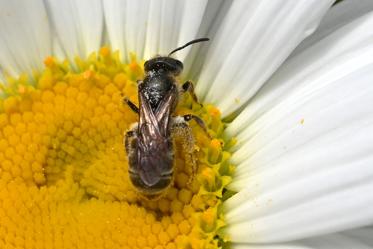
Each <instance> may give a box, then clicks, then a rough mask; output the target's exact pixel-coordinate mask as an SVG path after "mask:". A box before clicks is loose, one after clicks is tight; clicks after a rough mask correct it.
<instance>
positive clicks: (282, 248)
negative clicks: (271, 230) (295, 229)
mask: <svg viewBox="0 0 373 249" xmlns="http://www.w3.org/2000/svg"><path fill="white" fill-rule="evenodd" d="M231 248H232V249H313V248H311V247H307V246H302V245H293V244H282V245H268V246H258V245H256V246H255V245H247V244H232V246H231ZM315 249H316V248H315ZM330 249H331V248H330Z"/></svg>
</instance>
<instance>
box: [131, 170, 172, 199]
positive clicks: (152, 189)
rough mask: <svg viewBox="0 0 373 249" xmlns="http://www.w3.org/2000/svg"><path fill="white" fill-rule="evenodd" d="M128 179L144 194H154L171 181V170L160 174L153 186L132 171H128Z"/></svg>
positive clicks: (163, 188) (161, 190)
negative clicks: (168, 172)
mask: <svg viewBox="0 0 373 249" xmlns="http://www.w3.org/2000/svg"><path fill="white" fill-rule="evenodd" d="M128 173H129V175H130V179H131V182H132V184H133V185H134V187H136V189H137V190H139V191H140V192H141V193H142V194H144V195H146V196H156V195H159V194H161V193H162V192H163V191H164V190H165V189H167V188H168V186H169V185H170V184H171V182H172V174H173V173H172V172H171V173H170V174H166V175H162V176H161V178H160V179H159V181H158V182H157V183H156V184H154V185H153V186H148V185H147V184H146V183H145V182H144V181H143V180H142V179H141V177H140V175H139V174H137V173H136V172H134V171H131V170H129V171H128Z"/></svg>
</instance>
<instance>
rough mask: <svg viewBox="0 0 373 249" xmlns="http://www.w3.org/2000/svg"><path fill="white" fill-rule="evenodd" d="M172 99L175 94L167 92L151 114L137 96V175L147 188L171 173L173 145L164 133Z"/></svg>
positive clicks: (142, 96)
mask: <svg viewBox="0 0 373 249" xmlns="http://www.w3.org/2000/svg"><path fill="white" fill-rule="evenodd" d="M176 96H177V95H176ZM175 99H176V97H175V94H174V93H173V92H172V93H171V92H170V93H169V94H167V95H166V96H165V98H164V99H163V100H162V101H161V103H160V104H159V106H158V108H157V110H156V111H155V113H154V112H153V110H152V109H151V106H150V104H149V102H148V101H147V99H146V97H145V96H144V94H143V93H142V92H141V91H140V92H139V100H140V120H139V154H138V158H139V175H140V178H141V179H142V180H143V181H144V183H145V184H147V185H148V186H153V185H154V184H156V183H157V182H158V181H159V180H160V179H161V178H162V176H166V175H169V174H170V173H172V163H173V154H172V142H171V141H170V137H169V135H168V134H167V133H168V132H167V131H168V126H169V122H170V115H171V110H172V108H173V105H174V100H175Z"/></svg>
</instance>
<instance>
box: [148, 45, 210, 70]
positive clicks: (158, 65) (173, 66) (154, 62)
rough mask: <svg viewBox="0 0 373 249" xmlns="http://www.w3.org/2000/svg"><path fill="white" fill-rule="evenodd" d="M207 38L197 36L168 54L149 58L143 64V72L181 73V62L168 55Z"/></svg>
mask: <svg viewBox="0 0 373 249" xmlns="http://www.w3.org/2000/svg"><path fill="white" fill-rule="evenodd" d="M208 40H210V39H209V38H199V39H195V40H192V41H190V42H188V43H186V44H184V45H183V46H181V47H178V48H176V49H174V50H172V51H171V52H170V53H169V54H168V56H158V57H155V58H153V59H150V60H148V61H146V62H145V64H144V69H145V72H150V71H155V72H159V71H163V72H166V73H171V74H173V75H175V76H177V75H179V74H180V73H181V71H183V63H182V62H181V61H179V60H176V59H174V58H171V57H170V56H171V54H173V53H175V52H177V51H179V50H181V49H184V48H185V47H187V46H189V45H192V44H194V43H197V42H204V41H208Z"/></svg>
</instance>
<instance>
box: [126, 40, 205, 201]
mask: <svg viewBox="0 0 373 249" xmlns="http://www.w3.org/2000/svg"><path fill="white" fill-rule="evenodd" d="M208 40H209V39H208V38H200V39H195V40H192V41H190V42H188V43H186V44H185V45H183V46H181V47H178V48H176V49H175V50H173V51H171V52H170V53H169V54H168V55H167V56H156V57H155V58H152V59H150V60H148V61H146V62H145V63H144V70H145V77H144V79H143V80H139V81H138V82H137V84H138V100H139V107H137V106H136V105H135V104H134V103H133V102H131V101H130V100H129V99H126V98H124V103H125V104H127V105H128V106H129V107H130V108H131V109H132V110H133V111H134V112H135V113H137V114H138V122H137V123H134V124H133V125H132V126H131V128H130V129H129V131H127V132H126V133H125V136H124V145H125V150H126V152H127V157H128V162H129V167H128V173H129V178H130V181H131V182H132V185H133V186H134V187H135V188H136V189H137V190H138V191H139V192H140V193H141V194H142V195H143V196H145V197H147V198H149V199H153V198H156V197H158V196H160V195H161V194H162V193H163V192H164V191H165V190H166V189H167V188H168V187H169V186H170V184H171V183H172V181H173V174H174V149H173V146H174V145H173V136H174V135H177V134H179V135H180V134H181V135H182V136H183V137H184V140H186V141H185V142H186V143H188V144H189V148H190V147H192V148H193V146H190V144H191V143H192V141H193V136H192V134H191V130H190V128H189V125H188V123H187V122H188V121H190V120H195V121H196V123H197V124H198V125H199V126H201V127H202V128H203V130H204V131H205V132H206V134H208V133H207V129H206V126H205V124H204V122H203V120H202V119H201V118H199V117H198V116H195V115H192V114H187V115H184V116H173V114H174V111H175V108H176V106H177V103H178V100H179V95H181V94H183V93H185V92H189V93H190V94H191V96H192V98H193V99H194V100H195V101H196V102H197V97H196V95H195V94H194V88H193V84H192V83H191V82H190V81H187V82H185V83H184V84H182V85H181V86H179V85H178V83H177V81H176V78H175V77H176V76H178V75H180V73H181V72H182V70H183V63H182V62H181V61H179V60H177V59H174V58H172V57H170V56H171V55H172V54H173V53H175V52H176V51H179V50H181V49H183V48H185V47H187V46H189V45H191V44H194V43H197V42H204V41H208Z"/></svg>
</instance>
